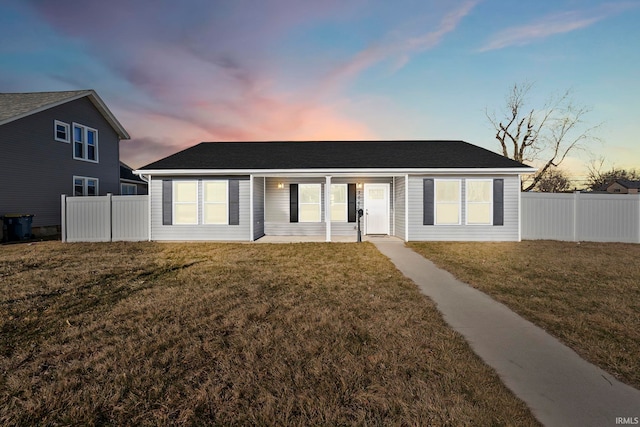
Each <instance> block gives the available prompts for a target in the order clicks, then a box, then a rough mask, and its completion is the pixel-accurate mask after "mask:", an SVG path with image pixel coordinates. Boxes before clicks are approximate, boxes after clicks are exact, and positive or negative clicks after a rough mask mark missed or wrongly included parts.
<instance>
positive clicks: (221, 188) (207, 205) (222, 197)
mask: <svg viewBox="0 0 640 427" xmlns="http://www.w3.org/2000/svg"><path fill="white" fill-rule="evenodd" d="M228 182H229V181H204V182H203V183H202V184H203V186H204V188H203V193H204V201H203V213H202V215H203V223H204V224H228V223H229V206H228V200H229V188H228Z"/></svg>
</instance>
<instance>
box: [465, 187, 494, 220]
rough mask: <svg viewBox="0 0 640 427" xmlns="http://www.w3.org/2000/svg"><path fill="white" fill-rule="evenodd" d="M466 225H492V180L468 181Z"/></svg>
mask: <svg viewBox="0 0 640 427" xmlns="http://www.w3.org/2000/svg"><path fill="white" fill-rule="evenodd" d="M466 187H467V197H466V200H467V224H492V223H493V216H492V212H491V210H492V208H493V200H492V199H493V180H490V179H468V180H467V181H466Z"/></svg>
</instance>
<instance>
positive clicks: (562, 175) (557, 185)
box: [535, 167, 571, 193]
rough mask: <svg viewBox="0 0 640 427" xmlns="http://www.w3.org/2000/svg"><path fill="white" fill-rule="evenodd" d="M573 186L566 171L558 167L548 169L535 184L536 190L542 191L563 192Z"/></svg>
mask: <svg viewBox="0 0 640 427" xmlns="http://www.w3.org/2000/svg"><path fill="white" fill-rule="evenodd" d="M570 188H571V180H570V179H569V177H568V176H567V174H566V172H565V171H563V170H562V169H559V168H556V167H550V168H549V169H547V171H546V172H545V174H544V175H542V176H541V177H540V179H539V180H538V183H537V184H536V186H535V190H536V191H540V192H542V193H561V192H563V191H568V190H569V189H570Z"/></svg>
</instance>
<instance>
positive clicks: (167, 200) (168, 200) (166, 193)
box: [162, 179, 173, 225]
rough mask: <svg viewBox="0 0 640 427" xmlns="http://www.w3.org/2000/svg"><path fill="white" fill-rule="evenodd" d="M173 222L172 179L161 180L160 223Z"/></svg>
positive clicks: (167, 223)
mask: <svg viewBox="0 0 640 427" xmlns="http://www.w3.org/2000/svg"><path fill="white" fill-rule="evenodd" d="M171 224H173V181H172V180H170V179H163V180H162V225H171Z"/></svg>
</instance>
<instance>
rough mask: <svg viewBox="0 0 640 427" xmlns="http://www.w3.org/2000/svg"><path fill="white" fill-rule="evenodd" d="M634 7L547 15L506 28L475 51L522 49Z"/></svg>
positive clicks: (617, 5)
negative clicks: (517, 47) (508, 48)
mask: <svg viewBox="0 0 640 427" xmlns="http://www.w3.org/2000/svg"><path fill="white" fill-rule="evenodd" d="M638 6H639V4H638V3H611V4H605V5H602V6H600V7H598V8H596V9H591V10H574V11H567V12H561V13H555V14H552V15H547V16H545V17H543V18H542V19H539V20H537V21H535V22H533V23H530V24H527V25H523V26H516V27H511V28H507V29H505V30H503V31H500V32H498V33H496V34H494V35H493V37H491V38H490V39H489V40H488V41H487V43H485V44H484V45H483V46H482V47H481V48H480V49H479V51H480V52H486V51H490V50H497V49H503V48H506V47H510V46H524V45H527V44H530V43H533V42H535V41H538V40H542V39H545V38H548V37H551V36H554V35H557V34H564V33H569V32H571V31H576V30H580V29H583V28H587V27H589V26H591V25H593V24H595V23H596V22H599V21H602V20H604V19H606V18H609V17H610V16H613V15H617V14H619V13H621V12H623V11H625V10H628V9H631V8H634V7H638Z"/></svg>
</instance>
